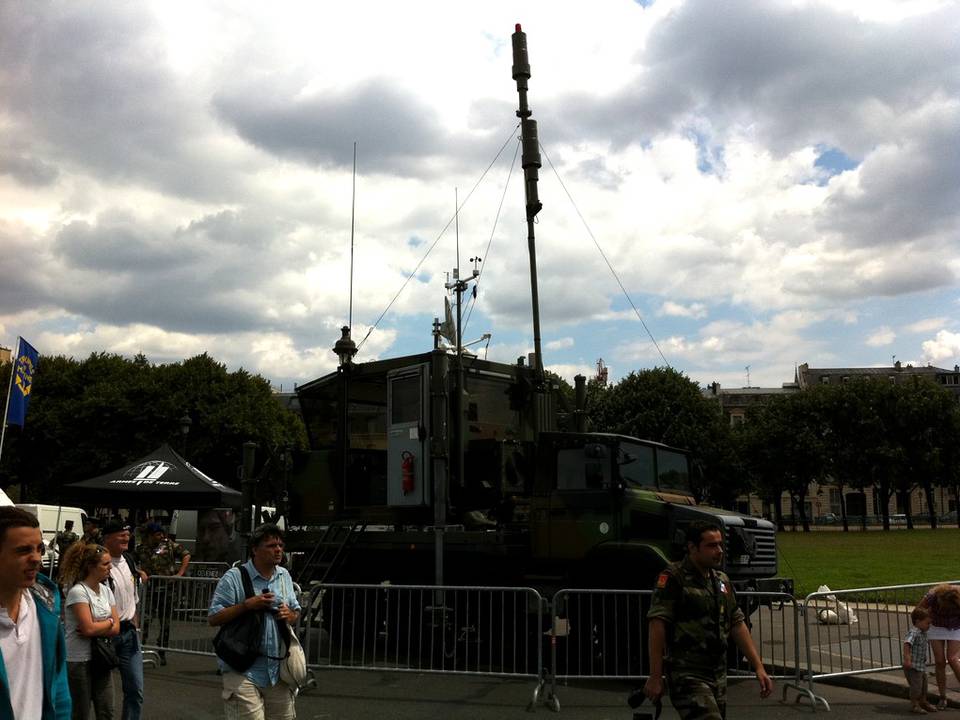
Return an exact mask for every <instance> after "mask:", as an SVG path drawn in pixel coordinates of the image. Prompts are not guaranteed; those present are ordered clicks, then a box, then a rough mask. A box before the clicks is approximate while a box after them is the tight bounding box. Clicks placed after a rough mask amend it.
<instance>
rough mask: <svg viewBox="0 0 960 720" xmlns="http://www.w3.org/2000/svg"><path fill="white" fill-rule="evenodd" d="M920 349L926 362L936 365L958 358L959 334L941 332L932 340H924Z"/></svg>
mask: <svg viewBox="0 0 960 720" xmlns="http://www.w3.org/2000/svg"><path fill="white" fill-rule="evenodd" d="M922 347H923V357H924V359H925V360H926V361H927V362H932V363H937V362H942V361H944V360H947V359H948V358H956V357H960V333H953V332H949V331H948V330H941V331H940V332H938V333H937V335H936V337H935V338H934V339H933V340H925V341H924V342H923V346H922Z"/></svg>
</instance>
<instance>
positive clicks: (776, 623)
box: [546, 590, 809, 710]
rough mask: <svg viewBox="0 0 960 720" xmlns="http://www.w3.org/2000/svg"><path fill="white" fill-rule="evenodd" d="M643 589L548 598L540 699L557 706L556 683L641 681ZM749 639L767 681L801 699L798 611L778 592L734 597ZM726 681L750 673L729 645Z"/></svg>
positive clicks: (644, 667)
mask: <svg viewBox="0 0 960 720" xmlns="http://www.w3.org/2000/svg"><path fill="white" fill-rule="evenodd" d="M652 595H653V591H651V590H561V591H559V592H558V593H556V594H555V595H554V596H553V599H552V601H551V603H550V607H551V608H552V610H553V622H552V627H551V628H550V629H549V630H548V635H549V638H550V658H551V659H550V665H549V666H550V668H551V670H552V678H551V686H550V691H549V693H548V696H547V698H546V702H547V704H548V705H550V706H551V707H553V709H555V710H558V709H559V704H560V703H559V698H558V697H557V691H556V684H557V681H558V680H572V679H586V678H596V679H599V678H604V679H615V678H619V679H636V680H638V681H639V680H645V679H646V678H647V677H648V676H649V664H648V663H649V658H648V655H647V611H648V610H649V608H650V599H651V596H652ZM737 600H738V602H739V604H740V605H741V607H742V608H744V612H745V615H746V616H747V623H748V626H749V627H750V634H751V636H752V637H753V642H754V645H755V646H756V648H757V651H758V652H759V653H760V657H761V659H762V661H763V664H764V666H765V668H766V670H767V672H768V673H769V674H770V676H771V677H774V678H779V679H782V680H787V681H789V682H787V683H785V685H784V688H783V695H784V697H786V693H787V690H788V689H795V690H797V691H799V692H801V693H803V694H804V695H809V691H808V690H807V689H806V688H802V687H801V678H802V667H801V662H802V658H803V655H802V653H801V647H802V644H801V643H802V639H801V634H800V617H801V616H800V612H799V610H798V606H797V602H796V600H795V599H794V597H793V596H792V595H789V594H786V593H761V592H742V593H737ZM727 663H728V665H727V668H728V669H727V673H728V675H729V676H737V675H753V669H752V668H751V667H750V664H749V663H748V662H747V660H746V658H745V657H744V656H743V654H742V653H741V652H740V651H739V649H738V648H737V647H736V646H735V645H734V644H733V643H732V642H731V643H730V646H729V649H728V655H727Z"/></svg>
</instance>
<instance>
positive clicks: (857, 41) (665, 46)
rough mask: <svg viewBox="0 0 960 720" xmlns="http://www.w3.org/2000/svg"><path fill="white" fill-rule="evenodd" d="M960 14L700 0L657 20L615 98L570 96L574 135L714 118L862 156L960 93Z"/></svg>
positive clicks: (774, 140)
mask: <svg viewBox="0 0 960 720" xmlns="http://www.w3.org/2000/svg"><path fill="white" fill-rule="evenodd" d="M958 18H960V16H958V14H957V13H956V12H955V11H954V10H952V9H950V8H945V9H943V10H941V11H939V12H935V13H930V14H928V15H923V16H920V17H917V18H912V19H907V20H904V21H902V22H900V23H896V24H882V23H870V22H863V21H860V20H858V19H857V18H855V17H853V16H851V15H848V14H843V13H839V12H837V11H834V10H831V9H828V8H823V7H819V6H806V7H795V6H793V5H791V4H788V3H784V2H762V3H756V2H748V1H747V0H733V1H731V2H723V3H717V2H713V0H693V1H691V2H688V3H685V4H684V5H683V6H681V7H680V8H679V9H678V10H677V11H676V12H675V13H673V14H672V15H671V16H669V17H668V18H666V19H665V20H664V21H663V22H662V23H661V24H660V25H658V27H657V28H655V29H654V31H653V33H652V34H651V37H650V39H649V42H648V45H647V47H646V49H645V51H644V52H642V53H641V54H639V55H638V56H637V77H636V78H635V79H634V80H632V81H630V82H628V84H627V85H626V86H625V87H624V88H623V90H622V91H621V92H619V93H617V94H615V95H613V96H610V97H607V98H590V97H585V96H582V95H579V96H569V97H566V98H563V99H562V100H560V101H559V102H558V105H559V106H560V108H559V109H560V110H561V112H558V113H556V115H557V116H558V117H562V118H565V120H566V123H567V124H566V125H565V126H564V128H563V130H562V133H563V135H564V137H565V139H570V140H574V139H577V138H596V137H600V138H602V139H609V140H611V141H612V142H613V143H614V144H615V145H617V144H623V143H628V142H643V141H645V140H646V139H648V138H650V137H652V136H654V135H657V134H659V133H663V132H669V131H672V130H674V129H676V128H677V127H678V126H683V125H684V124H685V123H686V122H688V121H689V120H690V118H692V117H697V116H702V117H706V118H707V119H708V120H709V122H710V123H711V125H712V126H713V127H714V128H716V129H717V130H719V131H720V132H723V131H724V130H726V129H728V128H730V127H732V126H734V125H741V126H749V127H750V128H751V130H752V132H755V133H756V134H757V136H758V137H760V138H762V139H764V140H765V141H766V142H767V143H769V144H770V145H771V146H772V147H773V148H774V149H775V150H777V151H779V152H786V151H789V150H792V149H794V148H796V147H799V146H803V145H807V144H817V143H826V144H828V145H831V146H834V147H837V148H840V149H842V150H843V151H844V152H846V153H847V154H848V155H851V156H858V157H859V156H862V155H863V154H864V153H865V152H866V151H867V150H869V149H870V148H871V147H872V146H873V144H874V143H876V142H877V141H878V140H879V139H880V138H881V137H882V136H883V133H884V127H883V125H884V123H883V119H884V113H890V114H891V115H892V116H893V117H896V115H897V114H899V113H904V112H907V111H910V110H912V109H913V108H915V107H916V106H917V105H918V104H920V103H922V102H923V101H925V100H926V99H928V98H930V97H932V96H935V95H937V94H938V93H944V92H945V93H947V94H952V95H956V93H957V91H958V89H960V76H958V74H957V72H956V67H957V66H958V62H960V50H958V44H957V43H956V37H957V35H958V31H960V19H958Z"/></svg>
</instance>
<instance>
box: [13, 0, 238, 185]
mask: <svg viewBox="0 0 960 720" xmlns="http://www.w3.org/2000/svg"><path fill="white" fill-rule="evenodd" d="M151 23H152V18H151V17H150V15H149V12H147V11H145V10H144V8H143V7H142V6H138V5H136V4H117V3H104V4H98V3H50V2H31V3H0V115H2V116H4V117H5V119H6V120H7V121H8V123H10V124H11V125H12V127H8V128H5V130H4V131H5V133H7V134H8V135H16V136H18V137H21V138H23V139H24V142H26V143H27V144H28V145H29V146H31V147H35V148H42V152H38V154H39V159H40V161H41V162H45V161H44V160H43V158H44V157H56V158H57V163H58V164H59V165H62V166H72V169H77V170H80V171H85V172H88V173H91V174H95V175H99V176H102V177H105V178H108V179H112V180H136V181H138V182H142V183H143V184H145V185H149V186H154V187H159V188H161V189H163V190H165V191H167V192H171V193H174V194H177V195H187V196H189V195H200V196H205V197H216V196H219V195H222V194H224V193H226V192H229V190H230V183H228V182H227V181H226V180H227V179H226V178H225V177H224V174H223V173H222V172H219V171H218V168H219V163H217V162H214V158H213V157H211V156H210V154H209V151H207V150H206V149H205V148H204V147H203V143H202V140H201V136H202V134H203V133H204V132H207V131H208V124H207V121H206V119H205V118H204V117H203V110H202V108H199V107H196V106H194V105H192V104H191V103H190V102H189V101H187V100H186V98H187V97H188V95H189V91H190V88H183V87H180V86H179V85H178V82H177V81H176V80H175V78H174V77H173V75H172V73H171V71H170V69H169V66H168V62H167V57H166V55H165V50H164V48H163V44H162V42H161V38H160V35H159V32H154V31H153V30H152V28H151Z"/></svg>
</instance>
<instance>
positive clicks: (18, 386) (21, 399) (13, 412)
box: [7, 338, 40, 427]
mask: <svg viewBox="0 0 960 720" xmlns="http://www.w3.org/2000/svg"><path fill="white" fill-rule="evenodd" d="M39 365H40V354H39V353H38V352H37V351H36V350H34V348H33V346H32V345H31V344H30V343H28V342H27V341H26V340H24V339H23V338H20V343H19V346H18V347H17V355H16V357H15V358H14V359H13V378H12V379H11V381H10V399H9V404H8V405H7V425H19V426H20V427H23V421H24V419H25V418H26V417H27V405H29V404H30V392H31V391H32V390H33V376H34V373H36V372H37V367H38V366H39Z"/></svg>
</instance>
